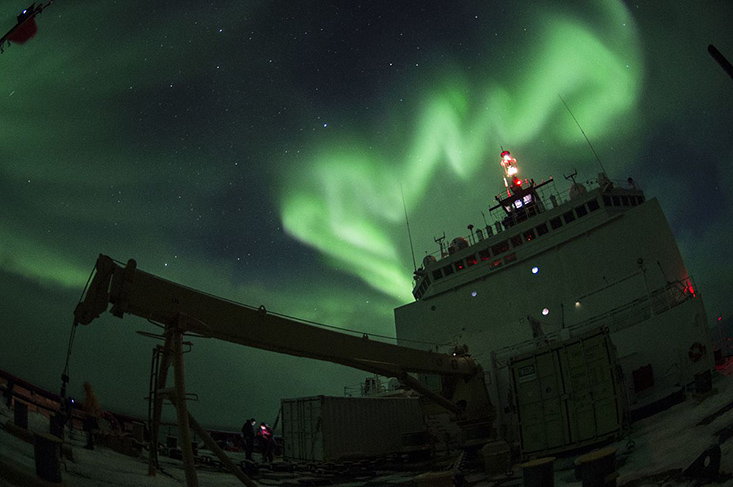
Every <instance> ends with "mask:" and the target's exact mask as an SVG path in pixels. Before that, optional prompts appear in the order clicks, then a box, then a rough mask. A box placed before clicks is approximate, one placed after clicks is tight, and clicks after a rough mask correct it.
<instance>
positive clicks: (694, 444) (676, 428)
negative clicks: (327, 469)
mask: <svg viewBox="0 0 733 487" xmlns="http://www.w3.org/2000/svg"><path fill="white" fill-rule="evenodd" d="M721 372H722V373H721V374H719V375H718V376H717V377H716V378H715V380H714V383H713V387H714V388H715V389H717V393H715V394H713V395H712V396H709V397H707V398H704V399H699V398H695V397H694V394H688V398H687V400H686V401H684V402H683V403H681V404H678V405H676V406H674V407H672V408H670V409H668V410H667V411H663V412H661V413H658V414H656V415H655V416H652V417H650V418H646V419H644V420H641V421H638V422H637V423H635V424H634V425H633V426H632V428H631V432H630V434H629V435H628V436H627V437H626V438H624V439H623V440H622V441H619V442H617V443H615V444H614V446H615V447H616V448H617V460H618V462H617V463H618V465H619V468H618V473H619V478H618V485H619V486H623V485H624V484H633V485H634V486H635V487H642V486H645V485H649V486H652V485H654V486H657V485H668V486H672V485H676V486H687V485H690V486H691V485H695V484H694V481H692V480H690V481H682V480H676V481H673V482H670V481H667V482H663V483H661V482H662V480H660V478H654V479H653V478H650V477H653V476H655V475H658V474H660V473H664V472H669V471H672V470H675V469H676V470H677V471H680V470H682V469H685V468H686V467H687V466H688V465H689V464H690V463H692V461H694V460H695V459H696V458H697V457H698V456H699V455H700V454H701V453H702V452H703V451H704V450H705V449H706V448H708V447H710V446H712V445H715V444H718V443H719V438H720V432H721V430H724V429H726V428H730V429H731V435H733V407H731V406H732V405H733V376H729V374H731V373H733V365H731V366H730V367H729V368H728V369H727V370H723V371H721ZM726 407H731V408H730V409H726ZM8 420H10V421H12V411H11V410H9V409H7V408H6V407H5V405H4V404H2V405H0V423H2V424H3V425H4V424H5V422H6V421H8ZM28 421H29V429H31V430H32V431H37V432H44V433H47V432H48V418H46V417H45V416H43V415H41V414H38V413H35V412H29V414H28ZM729 436H730V435H729ZM68 442H69V443H70V444H71V445H72V447H73V449H74V461H70V460H65V466H62V475H63V477H64V479H65V480H66V481H68V482H69V483H70V484H71V485H74V486H79V487H97V486H105V487H114V486H120V487H122V486H158V487H166V486H181V485H185V475H184V472H183V469H182V463H181V461H180V460H173V459H170V458H167V457H163V456H161V457H160V462H161V466H162V467H163V470H164V472H165V473H164V474H160V473H159V474H158V475H157V476H156V477H149V476H148V475H147V452H145V451H144V452H143V457H141V458H132V457H128V456H125V455H122V454H120V453H116V452H114V451H112V450H110V449H107V448H104V447H100V446H98V447H96V448H95V450H93V451H90V450H86V449H84V448H83V446H84V444H85V434H84V432H82V431H79V430H74V432H73V433H72V434H71V437H70V438H68ZM631 445H633V447H632V446H631ZM720 446H721V451H722V459H721V472H733V441H731V440H725V439H724V440H723V442H722V443H721V444H720ZM211 456H212V457H213V454H212V455H211ZM0 457H3V458H5V459H7V460H9V461H12V462H15V463H16V464H21V465H24V466H25V467H26V468H29V469H31V470H35V463H34V457H33V445H31V444H29V443H26V442H24V441H22V440H20V439H18V438H16V437H15V436H12V435H11V434H9V433H8V432H7V431H5V430H4V429H0ZM574 458H575V457H572V458H560V459H558V460H557V461H556V462H555V485H556V486H558V487H580V485H581V483H580V482H579V481H577V480H575V478H574V469H573V460H574ZM235 461H238V459H235ZM197 473H198V476H199V481H200V484H201V485H202V486H207V485H217V486H229V485H231V486H235V485H236V486H240V485H242V484H241V483H240V482H239V481H238V480H237V479H236V478H235V477H234V476H233V475H231V474H229V473H226V472H222V471H217V470H213V469H211V470H209V469H199V470H198V471H197ZM415 474H416V473H412V474H410V473H393V474H389V475H387V474H386V473H385V475H383V476H381V477H378V478H371V479H362V480H361V481H358V482H356V481H355V482H349V483H348V484H342V485H350V486H352V487H357V486H365V485H370V486H379V485H400V484H401V485H406V484H407V483H409V481H410V479H411V478H412V477H413V476H414V475H415ZM514 475H515V477H514V478H507V477H503V478H491V479H490V478H487V476H486V475H485V474H483V473H480V472H477V473H473V474H470V475H468V477H467V480H468V481H469V485H474V486H476V487H492V486H496V487H498V486H502V487H510V486H521V485H522V480H521V478H520V476H521V469H520V468H518V467H515V470H514ZM647 478H648V479H649V480H648V481H645V480H643V479H647ZM297 479H298V474H282V475H280V476H279V477H277V478H268V479H265V480H263V481H262V482H261V484H262V485H288V484H289V485H297ZM8 485H10V484H8V483H7V482H6V481H4V480H3V479H2V476H0V487H6V486H8ZM716 485H730V486H733V480H731V481H728V482H724V483H718V484H716Z"/></svg>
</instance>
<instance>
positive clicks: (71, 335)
mask: <svg viewBox="0 0 733 487" xmlns="http://www.w3.org/2000/svg"><path fill="white" fill-rule="evenodd" d="M95 270H96V267H95V268H93V269H92V272H90V273H89V278H88V279H87V283H86V284H85V285H84V290H83V291H82V292H81V296H80V297H79V303H77V305H78V304H81V302H82V300H83V299H84V295H85V294H86V292H87V289H89V283H90V282H91V281H92V276H93V275H94V271H95ZM78 325H79V323H78V322H77V321H76V319H74V323H73V324H72V325H71V333H69V345H68V346H67V348H66V362H65V363H64V371H63V372H62V373H61V394H60V396H61V398H62V399H66V384H68V383H69V361H70V360H71V350H72V348H73V347H74V338H75V337H76V327H77V326H78Z"/></svg>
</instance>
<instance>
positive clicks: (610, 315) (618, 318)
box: [493, 276, 697, 368]
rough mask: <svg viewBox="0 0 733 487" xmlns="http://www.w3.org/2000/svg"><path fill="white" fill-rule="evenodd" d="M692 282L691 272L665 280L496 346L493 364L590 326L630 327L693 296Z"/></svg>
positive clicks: (503, 363)
mask: <svg viewBox="0 0 733 487" xmlns="http://www.w3.org/2000/svg"><path fill="white" fill-rule="evenodd" d="M694 289H695V287H694V282H693V280H692V277H691V276H688V277H686V278H684V279H679V280H676V281H672V282H669V283H667V284H666V285H665V286H663V287H661V288H657V289H655V290H653V291H650V292H649V294H647V295H645V296H640V297H638V298H636V299H634V300H632V301H629V302H627V303H624V304H623V305H621V306H618V307H616V308H613V309H611V310H608V311H606V312H604V313H601V314H598V315H596V316H594V317H592V318H589V319H587V320H583V321H580V322H578V323H574V324H572V325H570V326H567V327H565V328H563V329H561V330H557V331H553V332H550V333H547V334H545V335H544V336H541V337H538V338H533V339H530V340H525V341H523V342H520V343H517V344H514V345H511V346H508V347H504V348H501V349H499V350H496V351H495V352H494V354H493V362H494V367H496V368H503V367H506V366H507V365H508V362H509V359H510V358H511V357H514V356H517V355H521V354H523V353H526V352H530V351H532V350H535V349H536V348H538V347H541V346H543V345H545V344H548V343H552V342H556V341H559V340H562V339H563V335H564V337H565V338H571V337H574V336H577V335H580V334H583V333H585V332H587V331H590V330H591V329H593V328H599V327H601V326H607V327H608V328H609V329H610V331H611V333H614V332H618V331H621V330H624V329H626V328H629V327H632V326H634V325H636V324H638V323H641V322H642V321H646V320H648V319H649V318H651V317H652V316H655V315H660V314H662V313H664V312H666V311H668V310H670V309H672V308H674V307H675V306H678V305H680V304H682V303H684V302H686V301H688V300H690V299H693V298H695V297H697V293H696V292H695V291H694Z"/></svg>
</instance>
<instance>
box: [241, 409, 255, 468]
mask: <svg viewBox="0 0 733 487" xmlns="http://www.w3.org/2000/svg"><path fill="white" fill-rule="evenodd" d="M255 423H256V421H255V419H254V418H251V419H248V420H247V421H245V422H244V426H242V437H243V438H244V449H245V451H246V452H247V453H246V456H247V460H252V449H253V447H254V442H255Z"/></svg>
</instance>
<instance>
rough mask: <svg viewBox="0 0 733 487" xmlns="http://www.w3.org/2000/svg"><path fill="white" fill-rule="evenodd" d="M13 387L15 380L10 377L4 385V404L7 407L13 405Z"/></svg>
mask: <svg viewBox="0 0 733 487" xmlns="http://www.w3.org/2000/svg"><path fill="white" fill-rule="evenodd" d="M13 389H15V381H14V380H13V379H10V380H8V383H7V384H6V385H5V399H6V401H7V402H6V404H7V406H8V408H10V407H11V406H12V405H13Z"/></svg>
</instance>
